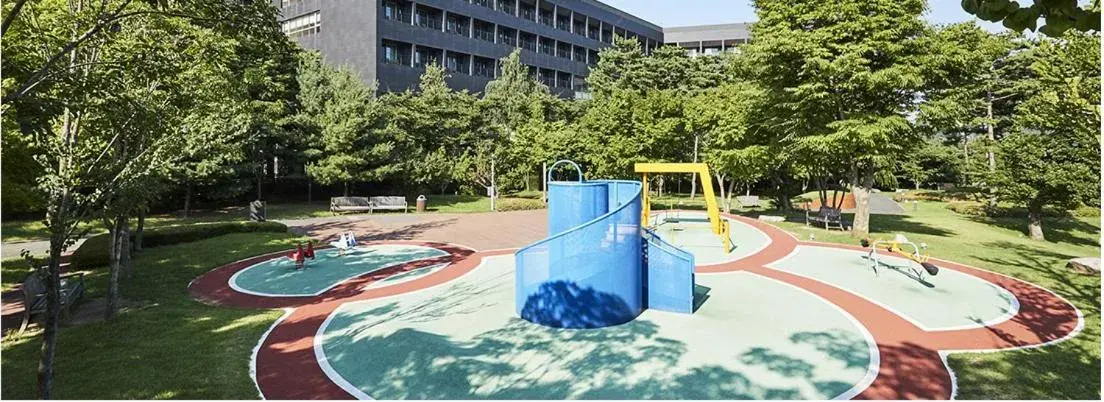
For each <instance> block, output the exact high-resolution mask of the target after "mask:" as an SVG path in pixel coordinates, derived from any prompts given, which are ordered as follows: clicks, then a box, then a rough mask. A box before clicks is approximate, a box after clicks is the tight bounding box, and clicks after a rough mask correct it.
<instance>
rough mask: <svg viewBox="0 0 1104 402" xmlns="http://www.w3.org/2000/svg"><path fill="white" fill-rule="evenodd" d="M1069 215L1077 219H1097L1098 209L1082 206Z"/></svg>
mask: <svg viewBox="0 0 1104 402" xmlns="http://www.w3.org/2000/svg"><path fill="white" fill-rule="evenodd" d="M1071 213H1072V214H1073V216H1076V217H1078V218H1099V217H1100V207H1093V206H1083V207H1081V208H1077V209H1075V210H1073V211H1071Z"/></svg>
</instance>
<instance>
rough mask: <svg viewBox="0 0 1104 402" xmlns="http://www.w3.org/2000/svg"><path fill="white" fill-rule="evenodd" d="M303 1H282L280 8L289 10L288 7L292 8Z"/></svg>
mask: <svg viewBox="0 0 1104 402" xmlns="http://www.w3.org/2000/svg"><path fill="white" fill-rule="evenodd" d="M302 1H303V0H281V1H280V7H284V8H287V7H288V6H290V5H292V4H295V3H301V2H302Z"/></svg>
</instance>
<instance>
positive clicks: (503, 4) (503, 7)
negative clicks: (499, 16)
mask: <svg viewBox="0 0 1104 402" xmlns="http://www.w3.org/2000/svg"><path fill="white" fill-rule="evenodd" d="M498 11H501V12H504V13H506V14H510V15H517V5H516V4H514V2H512V1H499V2H498Z"/></svg>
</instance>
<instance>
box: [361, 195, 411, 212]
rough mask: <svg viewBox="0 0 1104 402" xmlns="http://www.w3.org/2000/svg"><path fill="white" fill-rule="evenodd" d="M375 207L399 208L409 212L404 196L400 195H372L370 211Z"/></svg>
mask: <svg viewBox="0 0 1104 402" xmlns="http://www.w3.org/2000/svg"><path fill="white" fill-rule="evenodd" d="M377 209H381V210H388V209H393V210H399V209H401V210H403V212H410V206H409V205H408V204H407V203H406V197H402V196H387V197H372V211H375V210H377ZM370 212H371V211H370Z"/></svg>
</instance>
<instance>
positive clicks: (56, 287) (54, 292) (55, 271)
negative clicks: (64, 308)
mask: <svg viewBox="0 0 1104 402" xmlns="http://www.w3.org/2000/svg"><path fill="white" fill-rule="evenodd" d="M75 57H76V52H75V51H74V52H73V53H72V55H71V56H70V65H72V64H73V63H74V60H73V59H74V58H75ZM75 125H76V122H75V117H74V116H73V112H72V110H71V109H69V108H68V107H66V108H65V110H64V111H63V123H62V133H61V140H62V146H63V147H66V149H71V147H74V143H75V142H76V136H77V135H76V129H75V127H74V126H75ZM70 158H71V156H69V154H67V153H62V154H61V156H60V157H59V158H58V176H60V177H63V178H69V177H70V175H71V174H72V171H73V169H72V166H71V165H72V159H70ZM63 183H64V182H63ZM55 194H56V196H51V197H50V198H51V199H50V203H49V205H48V206H47V210H46V222H47V223H48V224H49V227H50V261H49V264H48V265H47V268H46V272H45V276H46V277H45V278H43V281H42V282H43V288H44V291H45V292H46V320H45V323H44V324H43V328H42V359H41V360H39V362H38V397H39V398H41V399H50V398H51V397H53V387H54V360H55V357H56V356H57V339H58V332H59V331H60V325H59V324H60V322H61V295H60V289H61V253H62V251H64V250H65V246H66V242H67V240H68V236H69V234H68V229H69V227H68V225H69V221H70V220H71V219H73V217H72V216H71V211H70V210H69V209H70V207H72V202H73V198H72V194H71V193H70V189H69V187H68V186H67V184H62V187H61V189H60V191H58V192H57V193H55ZM35 269H36V272H39V273H40V274H41V273H42V272H41V271H37V269H38V267H35Z"/></svg>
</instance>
